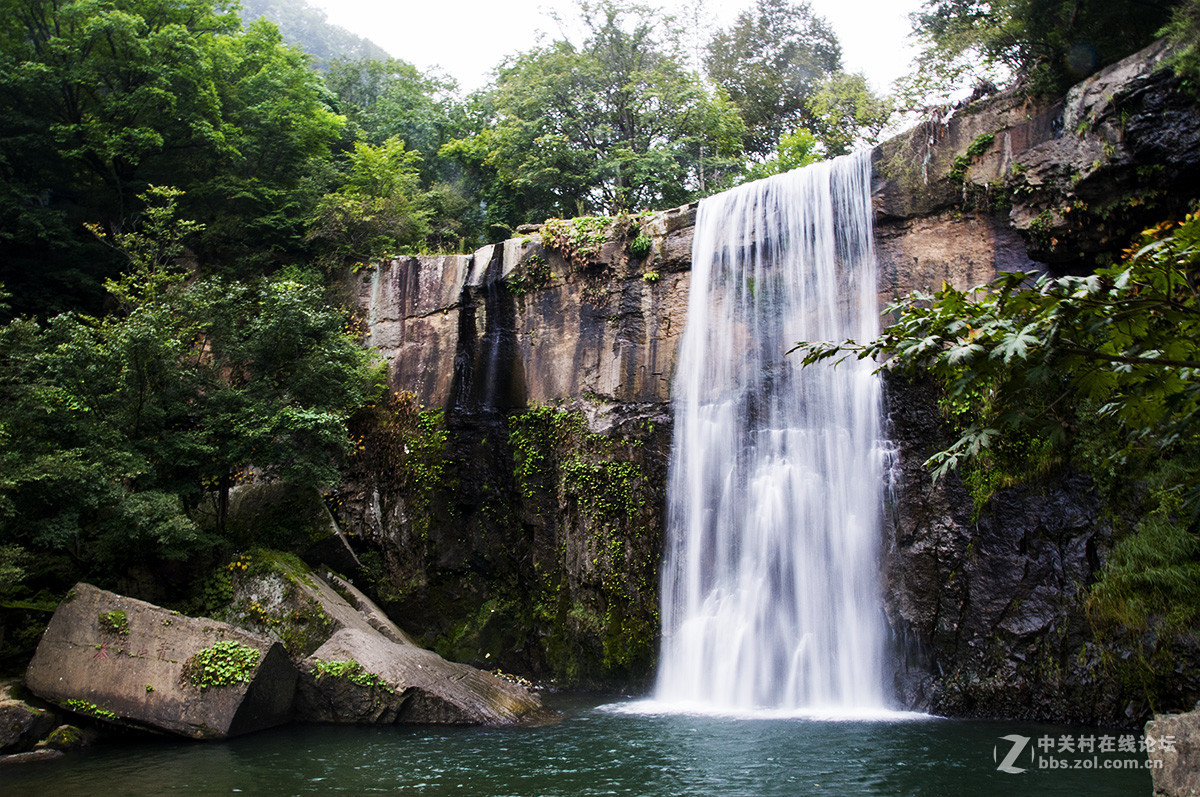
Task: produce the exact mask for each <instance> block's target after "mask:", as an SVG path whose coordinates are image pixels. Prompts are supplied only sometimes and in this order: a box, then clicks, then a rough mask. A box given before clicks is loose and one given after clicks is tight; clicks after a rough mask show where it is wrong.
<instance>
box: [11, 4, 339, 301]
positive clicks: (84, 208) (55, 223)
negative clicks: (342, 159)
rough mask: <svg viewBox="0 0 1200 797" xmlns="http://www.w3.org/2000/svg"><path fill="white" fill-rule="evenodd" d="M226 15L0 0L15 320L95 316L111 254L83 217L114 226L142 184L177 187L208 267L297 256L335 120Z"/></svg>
mask: <svg viewBox="0 0 1200 797" xmlns="http://www.w3.org/2000/svg"><path fill="white" fill-rule="evenodd" d="M230 7H231V6H230V5H229V4H228V3H226V2H224V0H178V1H177V2H176V1H173V2H165V1H164V0H0V153H3V155H2V156H0V174H2V175H3V177H4V178H5V179H4V180H3V181H0V242H2V243H3V245H4V246H5V249H6V255H7V257H5V258H3V259H2V260H0V279H2V280H3V281H4V282H5V283H7V284H8V285H10V286H11V287H12V289H13V290H14V291H15V292H16V297H17V298H16V300H15V301H16V303H17V308H18V310H19V311H30V310H32V311H36V312H39V313H42V314H44V315H49V314H50V313H51V312H52V311H53V310H56V309H60V308H63V307H67V308H70V307H82V308H83V309H86V310H89V311H92V312H95V311H97V310H98V309H99V307H100V303H101V302H102V300H103V290H102V284H103V281H104V279H106V278H109V277H112V276H115V275H116V273H117V271H118V269H119V263H120V259H119V258H117V257H114V256H113V255H112V253H111V252H108V251H106V250H104V249H103V248H102V247H99V246H98V244H97V242H96V241H95V239H94V237H93V236H90V235H88V234H87V232H86V230H84V228H83V222H93V223H99V224H100V225H101V226H102V227H104V228H105V229H109V230H114V231H120V230H122V229H125V228H128V227H129V226H130V225H131V224H132V220H133V219H134V218H135V217H136V216H137V215H138V214H140V213H141V212H142V210H143V209H142V207H141V205H140V202H139V201H138V200H137V198H136V197H137V195H138V194H140V193H141V192H143V191H144V190H145V189H146V187H147V186H149V185H175V186H179V187H180V188H181V189H184V190H185V191H186V192H187V193H186V196H185V197H184V199H183V202H184V203H185V204H186V205H187V207H188V212H189V215H191V216H192V217H194V218H197V219H198V220H200V221H202V222H203V223H204V224H205V232H204V235H203V236H200V237H196V238H194V239H193V245H194V246H195V247H196V251H197V253H198V254H199V255H200V257H201V259H202V260H203V261H204V262H205V263H206V265H210V266H213V267H214V268H216V267H220V266H224V267H225V268H226V269H228V270H231V271H234V272H237V273H243V274H245V273H255V272H256V271H258V272H261V271H262V270H264V269H269V268H273V267H275V266H277V265H278V264H279V263H280V262H281V261H284V260H286V259H290V258H294V257H296V256H298V255H302V254H303V250H304V245H303V236H304V228H303V220H304V218H305V217H306V216H307V214H308V213H309V211H311V208H312V206H313V205H314V204H315V203H316V201H317V199H318V198H319V197H320V196H321V194H322V193H324V190H325V185H324V182H325V180H326V179H327V178H328V177H330V176H331V175H330V166H329V164H330V161H331V157H332V150H333V148H334V147H337V146H339V145H340V143H341V136H342V130H343V127H344V120H343V119H342V118H341V117H339V116H338V115H336V114H334V113H332V112H331V111H330V109H329V108H328V107H327V105H326V103H325V98H326V96H327V95H326V93H325V90H324V88H323V86H322V84H321V81H320V78H319V77H318V76H317V75H315V74H314V73H313V72H312V71H311V70H310V69H309V66H308V62H307V60H306V58H305V56H304V55H303V54H302V53H300V52H299V51H298V50H292V49H290V48H287V47H285V46H284V45H283V43H282V40H281V38H280V36H279V34H278V31H277V30H276V29H275V28H274V26H272V25H270V24H269V23H267V22H265V21H260V22H257V23H255V24H253V25H251V26H250V28H249V29H248V30H246V31H242V30H241V28H240V26H239V24H238V20H237V17H236V15H235V14H234V13H232V12H231V11H230ZM41 283H45V284H44V285H43V284H41ZM60 289H61V290H60ZM60 292H61V295H62V297H64V298H59V297H56V294H57V293H60Z"/></svg>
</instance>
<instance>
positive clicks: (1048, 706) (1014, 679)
mask: <svg viewBox="0 0 1200 797" xmlns="http://www.w3.org/2000/svg"><path fill="white" fill-rule="evenodd" d="M1163 58H1164V49H1163V47H1162V46H1161V45H1155V46H1153V47H1151V48H1148V49H1147V50H1146V51H1143V52H1142V53H1139V54H1137V55H1135V56H1132V57H1131V58H1129V59H1126V60H1125V61H1123V62H1121V63H1119V64H1116V65H1114V66H1112V67H1110V68H1108V69H1106V70H1104V71H1102V72H1101V73H1099V74H1097V75H1095V76H1093V77H1092V78H1089V79H1088V80H1087V81H1085V82H1084V83H1082V84H1080V85H1079V86H1077V87H1076V88H1075V89H1073V90H1072V91H1071V92H1070V93H1069V94H1068V95H1067V96H1066V97H1064V98H1062V99H1061V100H1058V101H1055V102H1034V101H1032V100H1029V99H1027V98H1024V97H1021V96H1019V95H1015V94H1001V95H996V96H993V97H989V98H985V99H983V100H981V101H979V102H976V103H973V104H970V105H967V106H965V107H961V108H957V109H953V110H952V112H950V113H948V114H942V115H941V116H940V117H934V118H930V119H927V120H925V121H924V122H922V123H921V124H918V125H917V126H915V127H914V128H912V129H911V130H910V131H908V132H906V133H904V134H902V135H900V136H898V137H896V138H894V139H892V140H890V141H888V142H886V143H885V144H883V145H881V146H880V147H878V148H877V149H876V151H875V153H874V167H875V182H874V185H873V201H874V205H875V209H876V245H877V255H878V259H879V264H880V274H881V278H880V279H881V282H880V286H879V294H880V306H881V308H882V307H884V306H886V305H887V304H888V303H890V302H891V301H893V300H894V299H895V298H897V297H900V296H904V295H907V294H908V293H909V292H911V291H913V290H934V289H936V288H938V287H939V286H940V285H941V284H942V283H943V282H947V283H950V284H953V285H955V286H957V287H960V288H967V287H970V286H972V285H976V284H980V283H983V282H986V281H988V280H990V279H991V278H992V277H994V276H995V275H996V274H997V273H998V272H1002V271H1013V270H1023V271H1030V272H1039V271H1043V270H1051V271H1071V270H1075V269H1079V268H1081V267H1083V266H1084V265H1085V264H1087V263H1091V262H1095V261H1096V260H1097V259H1099V260H1101V261H1102V260H1103V259H1105V258H1108V257H1112V256H1114V254H1116V253H1119V251H1120V249H1121V248H1122V247H1123V246H1125V245H1126V244H1127V242H1128V241H1129V240H1130V239H1131V237H1132V236H1133V235H1134V234H1135V233H1136V232H1137V231H1138V230H1140V229H1142V228H1143V227H1144V226H1147V225H1148V224H1151V223H1154V222H1156V221H1158V220H1159V219H1161V218H1164V217H1166V216H1168V215H1170V214H1172V213H1177V212H1179V211H1180V210H1181V209H1183V208H1185V207H1186V205H1187V202H1189V201H1190V200H1191V199H1192V198H1193V197H1194V196H1195V189H1194V188H1193V184H1194V181H1195V179H1196V177H1197V176H1200V114H1198V113H1197V108H1196V103H1195V101H1194V99H1192V98H1191V97H1190V96H1189V95H1187V94H1185V93H1184V92H1183V91H1181V89H1180V87H1179V86H1178V83H1177V81H1176V80H1175V79H1174V78H1173V77H1172V76H1171V75H1170V73H1169V72H1166V71H1164V70H1162V69H1160V68H1159V67H1160V65H1161V62H1162V60H1163ZM694 220H695V207H694V206H690V207H684V208H678V209H675V210H672V211H666V212H662V213H656V214H649V215H642V216H638V217H632V218H625V219H618V220H614V221H613V222H612V223H611V225H610V227H609V228H608V229H607V230H606V231H605V233H604V234H603V235H601V236H600V238H602V239H603V240H602V241H599V242H597V243H595V244H594V245H592V246H590V248H589V249H588V251H587V252H586V253H585V255H584V256H579V255H578V252H577V251H576V248H574V247H573V246H572V245H565V244H564V241H563V240H562V239H561V233H562V226H561V224H559V225H558V226H557V227H554V228H553V229H552V228H550V227H547V226H544V225H537V226H530V227H528V228H524V229H522V230H521V231H519V232H520V234H521V237H518V238H513V239H510V240H508V241H505V242H503V243H502V244H497V245H494V246H489V247H485V248H484V249H482V250H480V251H479V252H476V253H475V254H474V255H472V256H448V257H417V258H407V259H401V260H396V261H392V262H390V263H385V264H381V265H380V266H379V267H378V268H377V269H375V270H372V271H369V272H364V273H361V274H358V275H353V276H352V277H350V278H349V280H350V282H349V283H348V285H349V288H350V290H351V291H352V292H353V293H354V295H355V296H356V297H357V302H358V306H359V308H360V310H361V313H362V316H363V317H364V319H365V321H366V323H367V329H368V332H369V340H370V342H371V343H372V345H375V346H376V347H378V348H379V349H380V351H381V352H383V354H384V356H385V357H386V358H387V360H388V362H389V373H390V378H391V382H392V385H393V387H394V389H395V390H396V391H411V392H413V393H415V395H416V400H417V401H418V402H419V403H421V404H423V405H425V406H426V407H427V408H440V409H441V410H443V411H444V412H445V416H444V423H445V426H446V428H447V429H448V436H447V441H446V459H447V462H448V463H449V466H448V469H447V470H446V471H444V472H442V473H441V475H440V476H438V483H437V484H435V485H433V486H432V488H431V490H432V492H428V493H426V494H424V495H425V498H420V499H414V497H413V493H412V490H411V485H410V487H409V488H406V489H395V488H387V487H386V486H385V487H383V488H381V487H380V485H381V483H382V482H384V481H386V478H385V475H384V474H383V472H382V471H381V470H380V469H379V466H378V463H377V465H376V466H375V470H372V469H371V468H370V467H367V468H362V469H360V471H359V472H358V475H357V477H356V481H355V483H354V484H352V485H350V486H348V487H347V489H346V490H345V491H344V494H343V495H341V496H340V497H339V499H338V500H339V501H341V502H342V503H341V506H342V509H341V510H340V512H339V516H338V519H339V522H340V523H341V524H342V526H343V527H344V528H347V529H352V530H354V531H355V532H356V533H357V534H359V535H360V537H361V538H363V539H365V540H368V541H370V542H371V543H372V544H373V545H375V546H376V547H377V548H378V550H379V551H380V556H381V561H380V562H379V563H378V565H377V567H376V576H375V580H376V585H377V587H379V591H381V592H382V593H385V594H383V595H381V598H383V599H384V601H385V604H387V608H388V609H389V611H391V612H393V613H395V614H396V615H397V616H400V617H402V618H407V620H408V625H406V629H407V630H410V631H412V632H414V633H416V634H418V635H419V636H421V637H422V638H423V639H424V640H425V641H426V642H427V643H432V644H435V645H437V646H438V649H439V650H440V651H441V652H443V653H444V654H446V655H449V656H451V657H453V658H457V659H460V660H474V661H476V663H487V662H488V661H491V662H496V661H497V660H498V661H499V662H500V663H501V664H502V665H503V666H506V667H511V668H513V669H519V670H523V671H527V672H533V673H537V674H542V675H546V674H550V675H553V676H555V677H558V678H560V679H561V680H562V681H564V682H568V683H604V682H607V683H611V682H613V681H617V682H622V683H644V682H645V681H646V679H647V678H648V676H649V674H650V673H651V672H652V669H653V660H654V649H655V647H656V640H655V635H656V633H657V623H658V615H657V599H658V598H657V575H658V557H659V552H660V551H661V545H662V533H663V525H664V518H663V514H664V502H663V497H664V494H665V484H666V472H667V457H668V455H669V448H670V426H671V424H670V413H669V398H670V388H671V379H672V376H673V372H674V365H675V355H676V349H677V345H678V336H679V334H680V333H681V332H682V330H683V326H684V323H685V320H686V306H687V293H688V281H689V273H688V269H689V267H690V250H691V237H692V226H693V224H694ZM579 230H580V231H582V230H583V227H582V226H580V227H579ZM638 237H645V238H648V239H649V241H648V243H649V246H648V247H646V246H645V245H644V243H643V245H642V246H641V247H639V246H638V245H637V244H636V243H635V242H636V241H637V239H638ZM635 252H637V254H635ZM889 389H890V396H891V399H890V401H891V425H892V428H893V434H894V439H895V442H896V446H897V459H896V467H895V475H896V485H895V486H896V492H895V496H896V497H895V501H894V504H893V506H892V507H891V522H890V524H889V528H888V530H887V540H886V541H885V549H886V551H887V554H886V556H885V561H884V563H883V571H884V584H885V600H886V604H887V607H886V608H887V613H888V617H889V621H890V623H891V625H892V628H893V631H894V636H895V642H896V644H895V653H896V690H897V694H898V700H899V701H900V702H901V703H903V704H904V705H906V706H911V707H916V708H925V709H931V710H936V711H939V712H942V713H947V714H954V715H976V716H1013V717H1016V716H1020V717H1028V718H1040V719H1057V720H1063V719H1075V720H1105V721H1114V722H1133V721H1136V720H1138V719H1140V718H1142V717H1143V716H1144V715H1145V713H1146V710H1147V708H1146V706H1144V705H1140V704H1138V703H1137V702H1136V701H1131V700H1129V699H1128V696H1127V695H1126V693H1125V692H1124V691H1123V690H1122V689H1121V688H1118V686H1114V677H1115V676H1114V675H1113V673H1112V672H1111V671H1110V670H1107V669H1105V665H1104V664H1103V660H1104V658H1105V657H1104V655H1102V651H1098V650H1096V649H1095V646H1094V645H1093V643H1092V642H1091V637H1090V633H1089V630H1088V626H1087V622H1086V618H1085V617H1084V615H1083V613H1082V608H1081V601H1080V595H1081V591H1082V590H1083V589H1085V588H1086V587H1087V585H1089V584H1090V583H1091V582H1092V581H1093V580H1094V579H1095V576H1096V573H1097V570H1098V568H1099V567H1100V565H1101V563H1102V562H1103V558H1104V556H1105V554H1106V552H1107V546H1108V537H1109V530H1108V528H1107V526H1106V524H1105V522H1104V520H1103V517H1104V513H1103V511H1102V508H1101V507H1100V506H1099V504H1098V502H1097V499H1096V497H1095V496H1094V495H1093V492H1092V490H1091V488H1090V485H1089V484H1088V482H1087V480H1086V479H1085V478H1084V477H1082V476H1079V475H1077V474H1070V473H1068V474H1067V475H1065V476H1063V477H1062V478H1061V480H1060V481H1059V482H1057V483H1055V484H1049V485H1042V486H1040V487H1039V489H1036V490H1035V489H1032V488H1025V489H1013V490H1006V491H1001V493H1000V494H998V495H997V496H996V498H995V499H994V500H993V501H992V503H991V505H990V506H989V507H987V509H986V511H985V512H984V513H983V514H982V515H980V516H979V517H976V515H975V510H974V507H973V504H972V500H971V498H970V496H969V495H968V494H967V491H966V490H965V488H964V487H963V486H962V484H961V483H959V482H957V481H955V480H954V479H953V478H950V479H947V480H944V481H943V482H942V483H940V484H938V485H936V486H934V485H932V484H931V483H930V481H929V478H928V475H927V474H926V473H925V472H924V471H923V469H922V468H921V465H920V463H921V462H923V461H924V460H925V458H926V457H927V456H928V454H929V453H931V451H933V450H936V446H937V445H938V441H939V440H945V439H946V437H945V436H946V434H947V430H945V429H944V428H942V427H941V426H940V425H939V423H940V422H939V420H938V419H939V415H938V412H937V409H936V395H935V394H934V393H933V392H932V390H931V389H930V388H929V386H922V385H908V384H903V383H900V382H895V381H894V382H892V384H890V386H889ZM543 407H550V408H551V409H548V410H543V409H540V408H543ZM401 460H402V458H400V457H397V458H396V460H395V462H394V463H393V465H394V467H395V468H403V467H405V466H404V464H403V462H402V461H401ZM385 465H386V463H385ZM427 486H428V485H427ZM401 624H402V625H404V624H405V621H404V620H402V621H401Z"/></svg>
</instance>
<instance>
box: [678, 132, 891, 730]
mask: <svg viewBox="0 0 1200 797" xmlns="http://www.w3.org/2000/svg"><path fill="white" fill-rule="evenodd" d="M870 180H871V165H870V153H858V154H855V155H849V156H845V157H843V158H838V159H836V160H833V161H829V162H826V163H820V164H816V165H813V166H809V167H807V168H805V169H801V170H797V171H794V172H790V173H787V174H783V175H779V176H776V177H772V178H769V179H767V180H761V181H758V182H754V183H749V184H747V185H743V186H740V187H739V188H735V189H733V190H731V191H727V192H725V193H723V194H720V195H718V196H714V197H711V198H709V199H706V200H704V201H703V202H701V203H700V209H699V214H698V216H697V219H696V232H695V239H694V242H693V245H692V282H691V286H692V287H691V291H692V293H691V297H690V300H689V305H688V321H687V328H686V330H685V332H684V335H683V340H682V342H681V344H680V347H681V348H680V356H679V366H678V372H677V375H676V379H675V396H674V402H675V437H674V444H673V450H672V455H671V467H670V482H669V487H668V518H667V523H668V531H667V537H668V539H667V550H666V557H665V561H664V569H663V580H662V595H663V599H662V610H663V616H662V620H663V646H662V655H661V663H660V666H659V673H658V684H657V688H656V694H655V698H656V700H657V701H658V702H662V703H670V704H688V705H690V706H694V707H705V708H708V709H715V710H730V711H738V710H746V709H764V708H766V709H783V710H793V709H830V708H832V709H845V710H861V709H870V708H877V707H882V705H883V686H882V684H883V676H882V644H883V643H882V640H883V627H882V620H881V614H880V608H879V594H878V583H877V582H878V576H877V573H878V561H877V560H878V556H877V549H878V541H879V537H880V518H881V504H882V499H883V487H884V460H885V456H886V455H885V449H884V445H883V435H882V421H881V415H882V406H881V405H882V401H881V387H880V383H879V379H878V377H876V376H875V375H874V374H872V370H873V368H874V366H873V364H872V363H871V362H869V361H867V362H859V361H856V360H848V361H846V362H844V363H842V364H841V365H839V366H837V367H836V368H835V367H833V366H826V365H820V366H812V367H809V368H801V365H800V355H798V354H795V355H791V356H786V355H785V353H786V352H787V350H788V349H789V348H791V347H792V346H793V345H794V344H795V343H796V342H797V341H801V340H809V341H817V340H822V341H839V342H840V341H843V340H845V339H847V338H855V339H857V340H861V341H865V340H870V339H873V338H874V337H876V336H877V334H878V320H879V311H878V305H877V293H876V290H877V289H876V273H875V271H876V267H875V255H874V246H873V231H872V223H871V201H870Z"/></svg>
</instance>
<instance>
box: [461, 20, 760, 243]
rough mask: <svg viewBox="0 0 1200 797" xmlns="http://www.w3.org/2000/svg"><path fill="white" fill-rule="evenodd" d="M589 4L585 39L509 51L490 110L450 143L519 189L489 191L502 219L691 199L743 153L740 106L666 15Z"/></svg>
mask: <svg viewBox="0 0 1200 797" xmlns="http://www.w3.org/2000/svg"><path fill="white" fill-rule="evenodd" d="M582 10H583V14H584V22H585V24H586V27H587V36H586V38H585V39H584V41H583V42H582V43H581V44H579V45H575V44H573V43H571V42H569V41H565V40H560V41H555V42H552V43H551V44H548V45H545V46H543V47H539V48H536V49H534V50H532V51H530V52H527V53H523V54H520V55H518V56H516V57H514V58H513V59H511V60H510V61H508V62H507V63H506V64H505V65H503V66H502V67H501V68H500V70H499V73H498V76H497V79H496V84H495V88H494V89H493V90H492V91H491V92H489V93H488V94H487V96H486V97H483V98H480V99H479V100H478V101H479V102H480V103H481V104H483V105H485V106H486V108H487V112H486V114H485V116H486V117H488V120H487V121H486V122H485V123H484V124H483V125H482V127H481V129H479V130H478V132H476V133H475V134H474V135H471V136H468V137H465V138H462V139H460V140H458V141H456V142H453V143H451V144H449V145H448V146H447V148H446V150H445V152H446V153H447V154H453V155H455V156H457V157H459V158H462V159H463V160H464V161H465V162H467V163H470V164H472V165H474V166H475V167H476V168H481V169H486V170H488V171H489V172H491V173H493V174H494V175H495V176H496V178H497V184H496V186H495V188H494V189H492V190H493V191H496V192H505V193H507V194H509V198H508V199H507V200H500V199H499V197H496V196H495V194H492V196H491V197H490V198H493V199H495V203H494V204H495V205H496V206H498V207H497V208H496V210H494V211H493V212H492V214H491V215H492V220H493V221H495V222H501V223H507V224H510V225H512V224H516V223H520V222H525V221H541V220H542V219H544V218H546V217H548V216H570V215H583V214H587V213H596V212H607V213H617V212H620V211H624V210H628V209H630V208H642V207H648V206H649V207H660V206H669V205H672V204H680V203H682V202H686V201H688V200H689V199H690V198H691V197H693V196H695V195H696V194H697V193H700V192H702V191H703V190H706V189H707V190H712V189H713V188H714V187H716V186H719V185H722V184H723V183H722V175H723V173H724V172H725V171H726V170H727V169H728V168H729V167H730V166H731V165H732V164H733V163H735V160H734V159H735V157H736V155H737V153H738V151H739V147H740V138H741V134H742V123H741V119H740V118H739V116H738V114H737V111H736V110H735V109H734V107H733V106H732V105H731V104H730V103H729V102H728V100H727V99H726V98H724V97H723V96H721V95H720V94H714V93H713V92H710V91H709V90H708V89H706V88H705V86H704V84H703V83H702V82H701V80H700V79H699V77H698V76H697V75H695V74H694V73H691V72H689V71H688V70H687V68H686V66H685V62H684V58H683V56H682V53H681V51H680V48H679V45H678V43H677V41H675V39H674V38H673V37H672V36H671V35H670V32H669V29H668V28H667V26H666V25H665V24H664V21H663V20H662V19H661V18H660V17H659V16H658V15H657V14H656V13H655V12H654V11H652V10H650V9H647V8H644V7H640V6H629V7H623V6H618V5H616V4H615V3H612V2H601V3H598V4H594V5H593V4H586V3H585V4H583V6H582Z"/></svg>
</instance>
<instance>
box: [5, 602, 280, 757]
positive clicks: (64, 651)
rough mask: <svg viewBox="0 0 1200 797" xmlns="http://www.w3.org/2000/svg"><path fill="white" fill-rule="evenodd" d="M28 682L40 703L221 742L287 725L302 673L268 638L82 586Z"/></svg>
mask: <svg viewBox="0 0 1200 797" xmlns="http://www.w3.org/2000/svg"><path fill="white" fill-rule="evenodd" d="M25 679H26V683H27V685H28V687H29V689H30V691H32V692H33V693H34V694H36V695H38V696H39V697H41V698H44V699H45V700H48V701H50V702H52V703H55V704H57V705H59V706H61V707H63V708H66V709H68V710H70V711H74V712H75V713H78V714H83V715H87V716H90V717H92V718H95V719H100V720H104V721H107V722H112V723H116V724H121V725H129V726H134V727H140V728H145V729H150V730H157V731H167V732H170V733H176V734H179V735H181V736H187V737H191V738H194V739H223V738H226V737H229V736H236V735H238V734H243V733H249V732H251V731H256V730H260V729H262V728H269V727H272V726H274V725H279V724H281V723H283V722H286V721H287V720H288V719H289V716H290V711H291V706H292V699H293V697H294V695H295V687H296V669H295V667H294V666H293V665H292V662H291V660H290V659H289V658H288V655H287V652H286V651H285V650H284V648H283V646H282V645H280V644H279V643H278V642H275V641H273V640H271V639H269V638H266V637H264V636H261V635H258V634H252V633H249V632H247V631H244V630H242V629H239V628H235V627H233V626H231V625H228V624H226V623H220V622H217V621H215V620H209V619H206V618H191V617H184V616H182V615H180V614H179V613H177V612H171V611H168V610H166V609H162V608H160V607H158V606H154V605H152V604H149V603H146V602H144V601H139V600H134V599H133V598H127V597H123V596H121V595H117V594H115V593H112V592H106V591H104V590H101V589H97V588H96V587H94V586H92V585H90V584H77V585H76V586H75V587H74V588H73V589H72V590H71V592H70V593H69V594H68V596H67V599H66V600H65V601H63V603H62V604H61V605H60V606H59V607H58V610H57V611H56V612H55V613H54V617H53V618H52V619H51V620H50V625H49V626H48V627H47V628H46V632H45V634H44V635H43V636H42V640H41V642H40V643H39V644H38V648H37V653H36V654H35V655H34V657H33V661H32V662H30V665H29V670H28V672H27V673H26V676H25Z"/></svg>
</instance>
